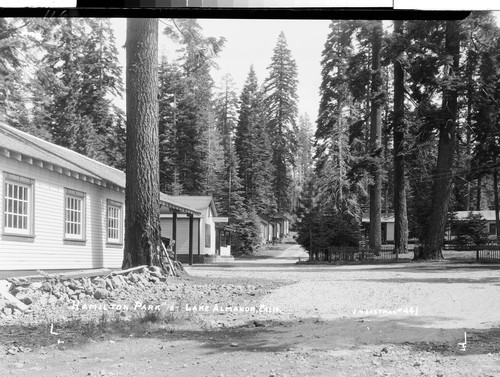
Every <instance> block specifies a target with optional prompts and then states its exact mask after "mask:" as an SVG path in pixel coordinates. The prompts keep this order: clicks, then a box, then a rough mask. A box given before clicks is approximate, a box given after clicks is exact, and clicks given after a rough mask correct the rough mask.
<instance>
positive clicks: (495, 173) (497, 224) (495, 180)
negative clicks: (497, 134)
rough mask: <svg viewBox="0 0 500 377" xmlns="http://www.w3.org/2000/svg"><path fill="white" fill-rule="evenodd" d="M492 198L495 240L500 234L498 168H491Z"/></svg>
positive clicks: (499, 238) (495, 162)
mask: <svg viewBox="0 0 500 377" xmlns="http://www.w3.org/2000/svg"><path fill="white" fill-rule="evenodd" d="M496 164H497V161H496V158H495V161H494V165H495V166H496ZM493 198H494V206H495V229H496V237H497V241H499V240H500V234H499V232H498V230H499V229H500V215H499V213H498V210H499V209H500V208H499V204H498V168H494V169H493Z"/></svg>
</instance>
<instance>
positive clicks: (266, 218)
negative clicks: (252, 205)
mask: <svg viewBox="0 0 500 377" xmlns="http://www.w3.org/2000/svg"><path fill="white" fill-rule="evenodd" d="M258 216H259V217H260V218H261V219H262V220H264V221H267V222H268V223H275V222H276V219H275V218H274V217H270V216H268V215H258Z"/></svg>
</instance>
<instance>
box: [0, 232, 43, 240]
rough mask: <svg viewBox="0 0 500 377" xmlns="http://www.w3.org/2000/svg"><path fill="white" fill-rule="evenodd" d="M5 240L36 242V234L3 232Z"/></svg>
mask: <svg viewBox="0 0 500 377" xmlns="http://www.w3.org/2000/svg"><path fill="white" fill-rule="evenodd" d="M2 240H4V241H20V242H35V236H34V235H31V234H17V233H3V234H2Z"/></svg>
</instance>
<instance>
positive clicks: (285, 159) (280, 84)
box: [264, 32, 297, 212]
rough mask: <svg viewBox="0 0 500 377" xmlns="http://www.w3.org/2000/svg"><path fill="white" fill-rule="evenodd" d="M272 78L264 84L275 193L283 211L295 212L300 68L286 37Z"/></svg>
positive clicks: (275, 56) (279, 46)
mask: <svg viewBox="0 0 500 377" xmlns="http://www.w3.org/2000/svg"><path fill="white" fill-rule="evenodd" d="M268 70H269V76H268V78H267V79H266V80H265V82H264V91H265V100H264V102H265V105H266V109H267V117H268V132H269V139H270V142H271V146H272V149H273V160H272V162H273V165H274V169H275V177H274V182H273V183H274V192H275V195H276V203H277V209H278V211H279V212H289V211H290V209H291V195H290V193H291V192H292V191H293V190H292V181H291V168H292V166H293V165H294V163H295V162H294V158H293V157H294V151H295V149H296V145H297V141H296V138H295V135H296V132H297V128H296V118H297V65H296V63H295V60H294V59H293V57H292V53H291V51H290V49H289V48H288V46H287V43H286V38H285V34H283V32H281V33H280V35H279V37H278V42H277V44H276V47H275V48H274V53H273V56H272V58H271V64H270V65H269V67H268Z"/></svg>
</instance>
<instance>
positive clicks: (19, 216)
mask: <svg viewBox="0 0 500 377" xmlns="http://www.w3.org/2000/svg"><path fill="white" fill-rule="evenodd" d="M33 182H34V181H33V180H32V179H29V178H25V177H21V176H18V175H15V174H10V173H5V174H4V194H3V196H4V208H3V212H4V221H3V231H4V233H6V234H16V235H23V236H32V235H33Z"/></svg>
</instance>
